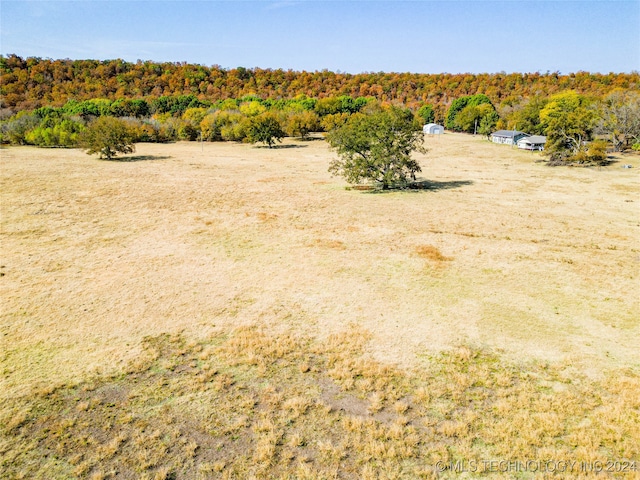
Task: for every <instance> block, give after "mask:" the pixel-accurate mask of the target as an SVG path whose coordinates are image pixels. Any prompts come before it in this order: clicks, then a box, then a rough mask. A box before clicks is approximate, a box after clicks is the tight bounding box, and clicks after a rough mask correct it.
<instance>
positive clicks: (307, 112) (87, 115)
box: [0, 90, 640, 163]
mask: <svg viewBox="0 0 640 480" xmlns="http://www.w3.org/2000/svg"><path fill="white" fill-rule="evenodd" d="M384 105H388V104H385V103H381V102H378V101H377V100H375V99H374V98H372V97H368V98H365V97H357V98H353V97H349V96H346V95H343V96H340V97H327V98H322V99H315V98H309V97H306V96H305V95H298V96H297V97H295V98H293V99H287V100H284V99H280V100H273V99H260V98H259V97H257V96H255V95H248V96H245V97H243V98H240V99H226V100H221V101H217V102H206V101H201V100H199V99H198V98H197V97H195V96H194V95H180V96H177V97H160V98H157V99H154V100H152V101H147V100H144V99H133V100H130V99H117V100H115V101H110V100H108V99H92V100H85V101H82V102H79V101H76V100H69V101H68V102H66V103H65V104H64V105H63V106H61V107H52V106H45V107H40V108H38V109H35V110H33V111H22V112H19V113H18V114H16V115H13V116H11V117H9V118H8V119H5V120H3V121H0V131H1V132H2V141H3V142H4V143H13V144H32V145H38V146H67V147H68V146H74V145H77V144H78V139H79V134H80V133H81V132H82V131H83V130H84V129H85V128H86V127H87V125H89V124H90V123H91V121H92V119H95V118H102V117H119V118H122V119H123V121H124V122H125V123H126V124H127V127H128V128H129V130H130V131H131V134H132V135H133V138H134V141H141V142H162V141H170V140H198V139H200V140H206V141H247V142H256V141H258V142H264V143H266V144H267V145H269V146H272V145H273V144H274V142H275V141H278V140H279V139H281V138H282V137H283V136H286V135H288V136H295V137H300V138H303V139H304V138H306V137H307V136H308V135H309V134H310V133H311V132H318V131H325V132H330V131H332V130H333V129H334V128H335V127H338V126H341V125H343V124H344V123H345V122H346V121H347V120H348V119H349V118H350V117H351V116H353V115H355V114H357V113H359V112H361V111H365V110H367V111H369V112H371V111H372V109H373V110H375V108H376V107H381V106H384ZM412 115H413V117H414V120H416V121H417V122H419V123H421V124H424V123H429V122H432V121H434V120H438V119H437V118H436V109H435V108H434V106H433V105H430V104H423V105H421V106H420V108H418V109H416V110H415V111H413V113H412ZM443 123H444V124H445V125H446V127H447V128H448V129H449V130H453V131H459V132H468V133H479V134H483V135H487V136H488V135H489V134H490V133H491V132H493V131H495V130H496V129H514V130H522V131H525V132H527V133H530V134H542V135H546V136H547V137H548V142H547V152H548V153H549V155H550V158H551V160H552V161H553V162H555V163H564V162H567V161H571V162H582V163H589V162H591V161H593V159H594V158H600V157H603V156H604V151H605V150H606V148H607V145H606V144H604V143H600V144H599V146H598V149H597V150H598V152H597V155H596V154H595V153H593V148H594V146H593V145H589V144H588V142H589V141H591V140H593V139H594V138H600V139H602V140H605V141H607V142H609V145H610V148H613V149H615V150H621V149H624V148H628V147H631V146H634V145H635V148H640V95H639V94H638V93H637V92H632V91H624V90H616V91H614V92H612V93H611V94H609V95H608V96H606V97H605V98H604V99H602V100H597V99H594V98H592V97H587V96H585V95H581V94H579V93H577V92H575V91H567V92H562V93H559V94H556V95H552V96H551V97H548V98H542V97H533V98H532V99H530V100H528V101H526V102H523V103H521V104H513V105H507V106H503V107H498V108H496V107H495V106H494V105H493V103H492V102H491V100H490V99H489V97H488V96H486V95H484V94H476V95H468V96H463V97H460V98H457V99H455V100H454V101H452V102H451V105H450V106H449V109H448V110H447V112H446V115H445V116H444V122H443ZM265 132H267V133H265ZM590 151H591V152H592V153H588V152H590Z"/></svg>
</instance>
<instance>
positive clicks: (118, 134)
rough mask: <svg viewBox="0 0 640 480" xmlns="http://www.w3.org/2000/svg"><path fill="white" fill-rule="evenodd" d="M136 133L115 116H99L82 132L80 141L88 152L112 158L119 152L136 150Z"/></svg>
mask: <svg viewBox="0 0 640 480" xmlns="http://www.w3.org/2000/svg"><path fill="white" fill-rule="evenodd" d="M133 142H134V135H133V133H132V132H131V130H130V129H129V127H128V125H127V123H126V122H124V121H123V120H121V119H119V118H114V117H99V118H97V119H96V120H94V121H93V122H91V123H90V124H89V126H88V127H87V128H86V129H85V130H84V131H83V132H81V133H80V135H79V138H78V143H79V145H80V147H81V148H82V149H83V150H86V152H87V154H89V155H91V154H94V153H97V154H98V155H99V157H100V158H106V159H107V160H111V159H112V158H113V157H115V156H116V155H117V154H118V153H125V154H126V153H131V152H134V151H135V145H134V143H133Z"/></svg>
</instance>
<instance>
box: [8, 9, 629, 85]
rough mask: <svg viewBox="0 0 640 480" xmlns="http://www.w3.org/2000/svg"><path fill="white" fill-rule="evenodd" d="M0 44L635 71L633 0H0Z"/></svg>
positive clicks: (281, 61)
mask: <svg viewBox="0 0 640 480" xmlns="http://www.w3.org/2000/svg"><path fill="white" fill-rule="evenodd" d="M0 53H2V54H4V55H7V54H16V55H19V56H21V57H23V58H24V57H41V58H52V59H62V58H70V59H98V60H108V59H116V58H121V59H123V60H126V61H130V62H135V61H137V60H152V61H156V62H165V61H166V62H188V63H196V64H200V65H206V66H212V65H219V66H221V67H223V68H228V69H230V68H235V67H238V66H242V67H245V68H254V67H259V68H272V69H277V68H282V69H285V70H287V69H291V70H296V71H301V70H307V71H317V70H325V69H326V70H330V71H333V72H348V73H362V72H412V73H467V72H468V73H496V72H507V73H512V72H521V73H526V72H541V73H545V72H560V73H565V74H566V73H571V72H578V71H588V72H593V73H596V72H599V73H609V72H615V73H622V72H631V71H638V70H640V0H631V1H628V0H607V1H605V0H589V1H566V0H556V1H541V0H536V1H519V0H511V1H488V0H486V1H485V0H473V1H462V0H439V1H435V0H413V1H398V0H386V1H365V0H357V1H338V0H332V1H331V0H325V1H315V0H306V1H279V0H262V1H241V0H236V1H220V0H200V1H189V0H173V1H149V0H134V1H125V0H108V1H98V0H82V1H58V0H0Z"/></svg>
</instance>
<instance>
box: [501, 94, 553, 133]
mask: <svg viewBox="0 0 640 480" xmlns="http://www.w3.org/2000/svg"><path fill="white" fill-rule="evenodd" d="M548 102H549V100H548V99H547V98H542V97H537V96H536V97H533V98H531V99H529V100H528V101H527V102H526V103H525V104H524V105H522V106H516V107H514V110H513V111H512V112H511V113H510V114H509V115H507V116H506V124H507V125H517V128H518V130H521V131H523V132H527V133H529V134H531V135H543V134H544V126H543V125H542V124H541V123H540V112H541V111H542V109H543V108H544V107H546V106H547V103H548Z"/></svg>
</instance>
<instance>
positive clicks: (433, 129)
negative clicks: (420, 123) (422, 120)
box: [422, 123, 444, 135]
mask: <svg viewBox="0 0 640 480" xmlns="http://www.w3.org/2000/svg"><path fill="white" fill-rule="evenodd" d="M422 131H423V133H425V134H428V135H440V134H442V133H444V127H443V126H442V125H438V124H437V123H427V124H426V125H425V126H424V127H422Z"/></svg>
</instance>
